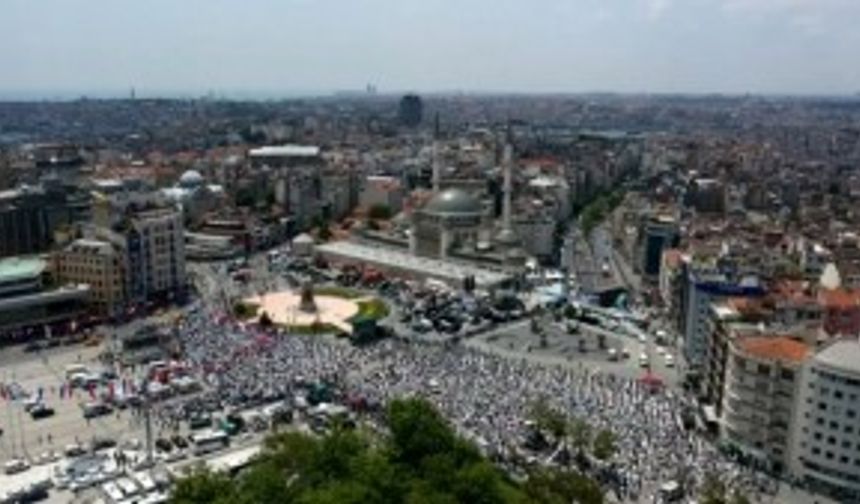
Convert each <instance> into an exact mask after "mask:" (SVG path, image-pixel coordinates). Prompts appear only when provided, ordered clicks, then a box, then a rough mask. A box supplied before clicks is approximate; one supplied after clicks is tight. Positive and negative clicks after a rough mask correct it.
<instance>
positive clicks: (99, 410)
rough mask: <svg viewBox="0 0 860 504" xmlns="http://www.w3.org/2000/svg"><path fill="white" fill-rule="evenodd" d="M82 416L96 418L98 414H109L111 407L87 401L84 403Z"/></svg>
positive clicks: (111, 410)
mask: <svg viewBox="0 0 860 504" xmlns="http://www.w3.org/2000/svg"><path fill="white" fill-rule="evenodd" d="M83 408H84V418H86V419H90V418H96V417H100V416H105V415H110V414H111V413H112V412H113V408H111V407H110V406H108V405H107V404H105V403H101V402H98V403H87V404H84V406H83Z"/></svg>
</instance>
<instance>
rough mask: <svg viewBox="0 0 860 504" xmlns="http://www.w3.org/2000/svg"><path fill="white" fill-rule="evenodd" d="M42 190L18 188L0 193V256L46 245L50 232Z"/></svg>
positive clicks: (26, 251)
mask: <svg viewBox="0 0 860 504" xmlns="http://www.w3.org/2000/svg"><path fill="white" fill-rule="evenodd" d="M47 203H48V202H47V197H46V195H45V192H44V191H42V190H40V189H35V188H21V189H16V190H9V191H2V192H0V257H7V256H14V255H23V254H33V253H36V252H42V251H44V250H46V249H47V248H48V246H49V245H50V244H51V241H52V236H51V235H52V232H53V230H52V229H51V226H50V222H49V220H48V212H47V208H48V204H47Z"/></svg>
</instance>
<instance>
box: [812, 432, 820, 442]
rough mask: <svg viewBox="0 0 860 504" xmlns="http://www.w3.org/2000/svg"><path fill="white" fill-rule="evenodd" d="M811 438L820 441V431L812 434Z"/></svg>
mask: <svg viewBox="0 0 860 504" xmlns="http://www.w3.org/2000/svg"><path fill="white" fill-rule="evenodd" d="M812 438H813V439H815V440H816V441H821V433H820V432H816V433H814V434H813V435H812Z"/></svg>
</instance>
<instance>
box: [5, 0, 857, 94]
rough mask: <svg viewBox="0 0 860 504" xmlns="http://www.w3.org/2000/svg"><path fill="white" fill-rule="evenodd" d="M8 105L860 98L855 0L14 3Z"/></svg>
mask: <svg viewBox="0 0 860 504" xmlns="http://www.w3.org/2000/svg"><path fill="white" fill-rule="evenodd" d="M2 8H3V11H2V12H3V17H4V21H5V23H4V30H3V31H2V32H0V47H2V49H0V68H2V69H3V72H2V74H0V99H16V98H15V97H16V96H18V97H20V98H18V99H73V98H76V97H78V96H81V95H87V96H92V97H123V96H128V95H129V93H130V90H131V88H132V87H134V88H135V89H136V92H137V96H138V97H143V98H149V97H199V96H204V95H207V94H209V93H210V92H212V93H213V94H214V96H216V97H225V98H231V99H278V98H289V97H299V96H325V95H331V94H332V93H336V92H339V91H361V90H362V89H364V87H365V85H366V84H373V85H375V86H376V87H377V88H378V90H379V92H380V93H386V94H388V93H398V92H406V91H415V92H419V93H441V94H454V93H461V92H462V93H466V94H589V93H617V94H655V95H662V94H669V95H673V94H688V95H708V94H724V95H745V94H754V95H801V96H810V95H812V96H854V95H856V94H857V93H858V91H860V67H858V66H857V65H853V64H852V62H853V61H855V60H856V55H857V54H860V32H857V30H856V29H855V27H854V24H855V23H854V20H856V19H858V18H860V2H857V1H855V0H535V1H532V2H526V1H523V0H462V1H460V2H453V1H450V0H449V1H445V0H426V1H422V2H415V3H413V2H397V1H394V0H349V1H348V0H318V1H313V0H281V1H278V0H253V1H245V2H241V1H238V0H184V1H182V2H176V1H172V0H150V1H148V2H123V1H117V0H43V1H40V2H32V1H31V0H7V1H6V2H4V5H3V7H2Z"/></svg>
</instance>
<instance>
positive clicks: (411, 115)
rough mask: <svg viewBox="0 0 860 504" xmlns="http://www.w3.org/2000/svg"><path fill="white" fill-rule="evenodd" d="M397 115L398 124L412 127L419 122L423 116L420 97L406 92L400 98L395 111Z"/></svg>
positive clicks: (422, 105)
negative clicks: (398, 105)
mask: <svg viewBox="0 0 860 504" xmlns="http://www.w3.org/2000/svg"><path fill="white" fill-rule="evenodd" d="M397 117H398V119H399V120H400V124H402V125H403V126H407V127H409V128H414V127H416V126H418V125H419V124H421V120H422V118H423V117H424V104H423V103H422V101H421V97H420V96H418V95H415V94H408V95H405V96H403V98H401V99H400V107H399V109H398V112H397Z"/></svg>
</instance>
